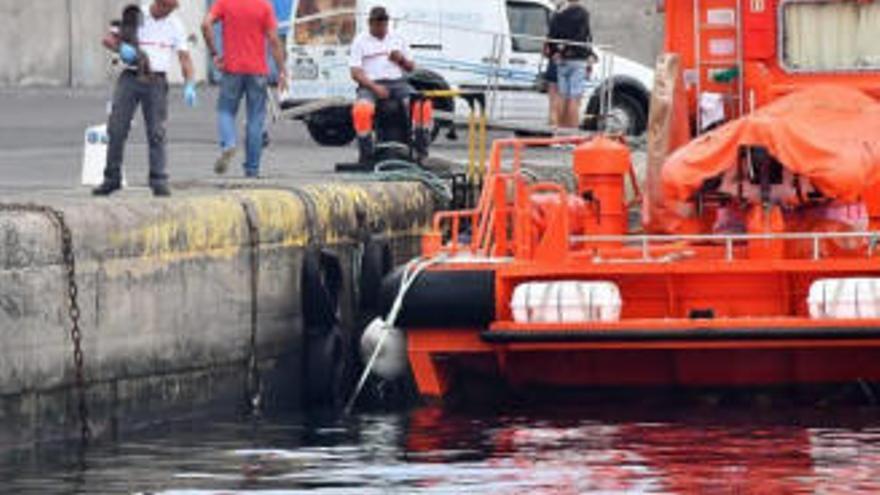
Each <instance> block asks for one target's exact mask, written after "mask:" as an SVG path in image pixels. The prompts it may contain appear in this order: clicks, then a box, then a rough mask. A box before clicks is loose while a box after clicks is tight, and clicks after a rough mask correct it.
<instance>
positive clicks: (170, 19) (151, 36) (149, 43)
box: [138, 2, 189, 72]
mask: <svg viewBox="0 0 880 495" xmlns="http://www.w3.org/2000/svg"><path fill="white" fill-rule="evenodd" d="M150 3H152V2H146V3H144V4H142V5H141V12H143V13H144V25H143V26H141V27H140V29H138V38H139V41H140V48H141V50H143V51H144V53H146V54H147V58H149V59H150V71H151V72H168V71H169V70H171V60H172V57H173V56H175V55H177V53H178V52H187V51H189V46H188V45H187V43H186V31H185V30H184V29H183V23H182V22H181V21H180V18H179V17H177V14H176V13H171V14H169V15H167V16H165V17H163V18H161V19H155V18H154V17H153V14H151V13H150Z"/></svg>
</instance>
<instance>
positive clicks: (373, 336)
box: [361, 318, 407, 380]
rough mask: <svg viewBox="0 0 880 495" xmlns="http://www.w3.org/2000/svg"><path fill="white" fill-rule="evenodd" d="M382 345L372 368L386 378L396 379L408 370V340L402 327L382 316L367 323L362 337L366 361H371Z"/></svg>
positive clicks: (362, 351) (363, 354) (362, 353)
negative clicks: (393, 325) (394, 325)
mask: <svg viewBox="0 0 880 495" xmlns="http://www.w3.org/2000/svg"><path fill="white" fill-rule="evenodd" d="M383 339H384V342H382V340H383ZM380 345H381V348H380V349H379V352H378V354H377V355H376V357H375V360H374V362H373V367H372V370H373V372H374V373H376V374H377V375H379V376H381V377H382V378H384V379H386V380H394V379H395V378H397V377H399V376H400V375H402V374H403V372H404V371H406V366H407V360H406V341H405V339H404V336H403V332H401V331H400V329H398V328H395V327H392V326H389V325H388V324H387V323H386V322H385V320H383V319H382V318H376V319H374V320H373V321H371V322H370V324H369V325H367V328H366V329H364V334H363V336H362V337H361V356H363V359H364V362H369V360H370V358H371V357H372V356H373V353H374V352H376V348H377V347H379V346H380Z"/></svg>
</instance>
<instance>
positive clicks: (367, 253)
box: [358, 238, 393, 317]
mask: <svg viewBox="0 0 880 495" xmlns="http://www.w3.org/2000/svg"><path fill="white" fill-rule="evenodd" d="M392 264H393V261H392V256H391V247H390V246H389V245H388V242H387V241H385V240H382V239H376V238H370V239H369V240H367V242H365V243H364V250H363V253H362V254H361V273H360V279H359V280H358V291H359V294H360V300H359V305H358V306H359V309H360V311H361V314H362V315H363V316H366V317H372V316H376V315H378V314H379V300H380V295H381V292H382V280H383V279H384V278H385V276H386V275H388V273H389V272H390V271H391V269H392V268H393V266H392Z"/></svg>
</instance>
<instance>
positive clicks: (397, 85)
mask: <svg viewBox="0 0 880 495" xmlns="http://www.w3.org/2000/svg"><path fill="white" fill-rule="evenodd" d="M388 19H389V16H388V11H387V10H385V8H384V7H373V8H372V9H371V10H370V15H369V25H370V29H369V31H368V32H364V33H361V34H359V35H358V36H357V37H356V38H355V39H354V41H353V42H352V45H351V57H350V59H349V67H350V68H351V78H352V79H354V81H355V82H356V83H357V84H358V90H357V101H356V102H355V105H354V107H353V109H352V117H353V118H354V125H355V130H357V132H358V140H359V142H360V144H361V150H362V152H364V150H365V147H366V148H371V146H372V142H371V137H370V133H371V132H372V127H373V122H372V120H373V115H374V114H375V103H376V101H378V100H385V99H388V98H393V99H396V100H403V101H405V100H407V99H408V98H409V96H410V95H411V94H412V91H413V90H412V88H411V87H410V85H409V84H408V83H407V82H406V79H405V78H404V73H405V72H411V71H413V70H414V69H415V63H413V60H412V56H411V55H410V52H409V46H408V45H407V43H406V41H405V40H404V39H403V38H402V37H400V36H398V35H396V34H395V33H391V32H389V31H388ZM367 154H369V152H367Z"/></svg>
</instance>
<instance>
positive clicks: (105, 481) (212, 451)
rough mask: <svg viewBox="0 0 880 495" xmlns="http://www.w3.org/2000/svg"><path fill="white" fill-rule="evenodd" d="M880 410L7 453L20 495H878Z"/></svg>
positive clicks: (325, 428) (305, 434) (323, 425)
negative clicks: (81, 460) (80, 457)
mask: <svg viewBox="0 0 880 495" xmlns="http://www.w3.org/2000/svg"><path fill="white" fill-rule="evenodd" d="M876 413H877V410H876V408H871V409H854V408H849V409H836V410H833V411H824V412H821V413H816V412H814V411H812V410H809V409H797V408H788V409H786V408H774V407H769V408H768V407H756V408H739V409H735V410H729V409H720V408H708V409H707V408H705V407H684V408H672V409H663V410H660V409H658V410H650V411H645V410H642V409H639V410H629V409H625V408H623V409H622V408H620V407H616V408H615V407H607V408H597V407H590V408H583V407H581V408H551V407H547V408H542V409H534V408H525V409H519V408H514V409H506V410H503V411H481V412H469V413H465V412H450V411H446V410H443V409H440V408H431V407H427V408H420V409H415V410H413V411H409V412H402V413H395V414H363V415H358V416H354V417H350V418H338V417H332V416H325V417H284V418H274V419H271V420H265V421H262V422H260V423H256V424H255V423H246V422H223V421H191V422H181V423H175V424H173V425H169V426H166V427H164V428H161V429H158V430H153V431H150V432H146V433H139V434H137V435H136V436H134V437H131V438H126V439H120V440H118V441H116V442H113V443H105V444H102V445H98V446H97V447H94V448H92V449H91V450H90V451H89V452H88V454H87V457H86V458H85V465H84V466H85V467H83V466H81V465H79V464H78V463H77V462H75V461H74V459H73V457H74V456H72V454H71V453H70V452H69V451H66V450H63V449H57V448H56V449H48V450H46V449H43V450H40V451H34V452H30V453H27V455H22V456H17V457H13V456H9V457H7V458H5V459H4V460H3V461H2V462H0V476H2V479H3V480H4V489H3V491H4V492H6V493H49V492H64V493H132V492H151V493H155V492H159V493H169V494H171V493H261V494H265V493H295V492H301V491H309V492H318V493H407V494H408V493H450V492H452V493H491V494H493V495H495V494H506V493H633V492H635V493H877V492H880V420H878V419H876V416H877V414H876Z"/></svg>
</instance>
